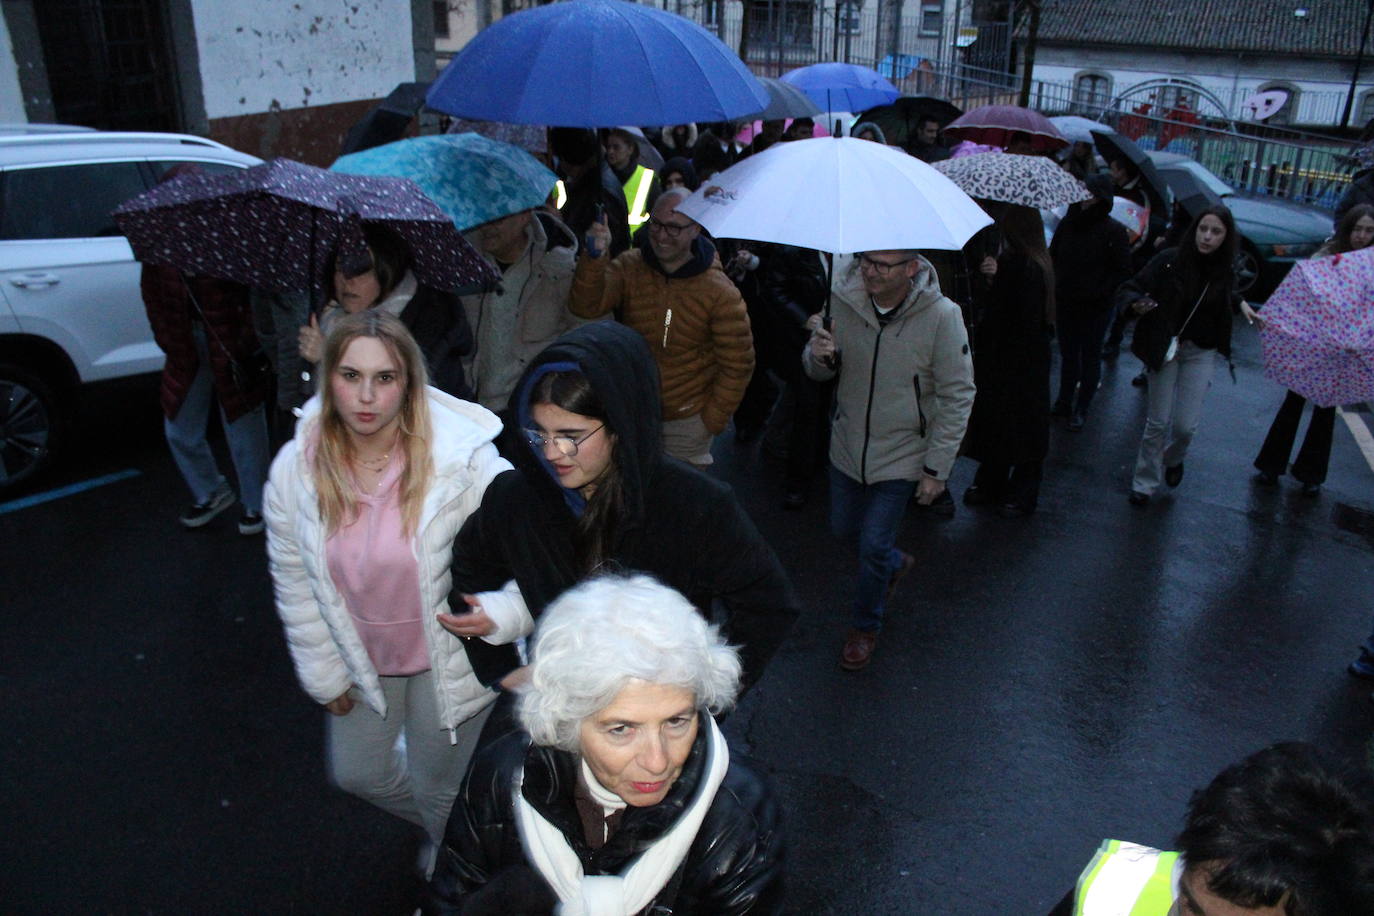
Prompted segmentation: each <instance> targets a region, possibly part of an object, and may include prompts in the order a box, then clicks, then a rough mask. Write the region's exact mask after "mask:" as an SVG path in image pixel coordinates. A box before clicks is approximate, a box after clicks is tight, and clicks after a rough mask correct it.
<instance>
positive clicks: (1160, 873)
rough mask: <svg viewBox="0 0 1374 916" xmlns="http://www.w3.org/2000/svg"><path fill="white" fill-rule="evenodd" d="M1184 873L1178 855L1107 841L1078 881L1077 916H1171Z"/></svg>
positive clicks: (1074, 905)
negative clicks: (1179, 882) (1169, 913)
mask: <svg viewBox="0 0 1374 916" xmlns="http://www.w3.org/2000/svg"><path fill="white" fill-rule="evenodd" d="M1182 871H1183V863H1182V861H1181V860H1180V859H1179V856H1178V853H1176V852H1163V851H1161V850H1158V849H1153V848H1151V847H1149V846H1140V845H1137V844H1135V843H1123V842H1122V841H1121V840H1103V841H1102V845H1101V846H1099V847H1098V849H1097V854H1096V855H1094V856H1093V858H1092V861H1091V862H1089V863H1088V867H1087V868H1085V869H1083V874H1082V875H1081V876H1080V877H1079V879H1078V889H1077V891H1076V892H1075V894H1074V904H1073V916H1167V914H1168V912H1169V908H1170V907H1171V906H1173V905H1174V898H1175V897H1176V896H1178V879H1179V874H1180V873H1181V872H1182Z"/></svg>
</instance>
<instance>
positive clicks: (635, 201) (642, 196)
mask: <svg viewBox="0 0 1374 916" xmlns="http://www.w3.org/2000/svg"><path fill="white" fill-rule="evenodd" d="M653 183H654V170H653V169H649V168H645V167H644V166H642V165H637V166H635V170H634V173H633V174H631V175H630V177H629V178H628V179H627V180H626V181H625V206H626V207H628V208H629V209H630V232H631V233H634V231H635V230H637V229H638V228H639V227H640V226H642V225H644V224H645V223H646V222H648V221H649V211H648V210H646V209H645V208H644V205H645V204H646V203H648V202H649V186H650V185H652V184H653Z"/></svg>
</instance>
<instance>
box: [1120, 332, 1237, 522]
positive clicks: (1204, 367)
mask: <svg viewBox="0 0 1374 916" xmlns="http://www.w3.org/2000/svg"><path fill="white" fill-rule="evenodd" d="M1216 363H1217V351H1216V350H1210V349H1209V350H1204V349H1202V348H1201V347H1199V346H1197V345H1196V344H1194V343H1193V342H1192V341H1191V340H1185V341H1183V342H1181V343H1180V344H1179V345H1178V355H1177V356H1175V357H1174V358H1173V359H1171V360H1169V361H1168V362H1167V363H1165V364H1164V365H1163V366H1160V367H1159V371H1158V372H1151V373H1149V374H1148V376H1147V378H1148V380H1149V389H1148V395H1149V407H1148V409H1147V413H1146V416H1145V432H1144V434H1143V435H1142V436H1141V437H1140V453H1139V454H1138V455H1137V456H1136V460H1135V478H1134V479H1133V480H1132V481H1131V489H1132V490H1135V491H1136V492H1137V493H1144V494H1146V495H1147V496H1151V495H1153V494H1154V492H1155V490H1156V489H1157V488H1158V487H1159V484H1160V482H1161V481H1162V480H1163V479H1164V474H1163V470H1164V468H1166V467H1170V468H1171V467H1173V466H1174V465H1176V464H1182V463H1183V459H1184V457H1185V456H1186V455H1187V454H1188V446H1189V445H1190V444H1191V443H1192V441H1193V434H1194V433H1196V432H1197V426H1198V422H1199V421H1200V420H1201V419H1202V402H1203V401H1204V400H1205V399H1206V397H1207V389H1209V388H1211V387H1212V372H1213V370H1214V369H1215V368H1216Z"/></svg>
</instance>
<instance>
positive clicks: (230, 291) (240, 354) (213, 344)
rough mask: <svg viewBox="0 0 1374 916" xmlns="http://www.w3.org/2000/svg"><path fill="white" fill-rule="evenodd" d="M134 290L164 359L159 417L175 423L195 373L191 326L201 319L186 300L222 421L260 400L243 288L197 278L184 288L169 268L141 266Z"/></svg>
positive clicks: (263, 391) (263, 388)
mask: <svg viewBox="0 0 1374 916" xmlns="http://www.w3.org/2000/svg"><path fill="white" fill-rule="evenodd" d="M140 288H141V290H142V293H143V304H144V307H145V308H146V309H147V311H148V323H149V324H150V325H151V326H152V329H153V339H154V340H155V341H156V342H157V345H158V346H159V347H161V348H162V352H163V353H165V354H167V362H166V364H165V365H164V366H163V368H162V391H161V401H162V412H163V413H164V414H166V415H167V417H168V418H169V419H173V420H174V419H176V415H177V413H178V412H179V411H180V410H181V405H182V402H183V401H185V400H186V392H187V390H188V389H189V388H190V387H191V382H192V381H193V380H194V379H195V377H196V371H197V370H198V369H199V368H200V357H199V356H198V355H197V354H196V345H195V339H194V338H193V337H192V321H193V319H194V320H201V315H200V314H198V313H197V310H196V307H195V304H193V303H192V301H191V297H192V295H194V297H195V303H196V304H199V306H200V312H203V313H204V319H203V320H204V325H205V330H206V333H205V343H206V347H207V349H208V350H209V352H210V368H211V370H212V371H213V374H214V379H215V396H216V398H217V399H218V400H219V404H220V408H221V409H222V410H223V411H224V417H225V419H227V420H228V421H229V422H230V423H232V422H234V421H235V420H237V419H238V418H239V417H241V416H243V415H244V414H246V413H248V412H249V411H251V410H253V409H254V408H255V407H257V406H258V405H259V404H261V403H262V402H263V401H264V400H266V398H267V386H268V378H267V375H266V373H262V372H256V371H254V365H255V360H254V356H255V354H257V352H258V350H259V349H261V346H260V344H259V343H258V336H257V332H256V331H255V330H254V329H253V312H252V307H251V305H250V304H249V300H248V287H246V286H240V285H239V284H237V283H229V282H227V281H225V280H211V279H208V278H202V277H193V278H191V279H190V280H189V285H188V281H187V280H185V279H183V278H182V275H181V271H179V270H177V269H176V268H175V267H161V266H154V265H151V264H145V265H144V266H143V276H142V280H141V283H140ZM235 362H237V363H238V366H237V368H236V367H235V366H234V363H235Z"/></svg>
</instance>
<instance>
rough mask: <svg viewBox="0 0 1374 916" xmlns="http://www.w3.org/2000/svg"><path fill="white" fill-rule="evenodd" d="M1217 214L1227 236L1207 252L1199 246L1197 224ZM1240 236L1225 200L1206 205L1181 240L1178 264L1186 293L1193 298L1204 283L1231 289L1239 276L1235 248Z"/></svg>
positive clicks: (1184, 293) (1187, 296)
mask: <svg viewBox="0 0 1374 916" xmlns="http://www.w3.org/2000/svg"><path fill="white" fill-rule="evenodd" d="M1208 216H1215V217H1216V218H1217V219H1219V220H1221V224H1222V225H1223V226H1225V227H1226V237H1225V238H1224V239H1222V240H1221V244H1220V245H1218V246H1217V247H1216V250H1215V251H1213V252H1212V253H1211V254H1206V255H1204V254H1203V253H1202V252H1200V251H1198V250H1197V227H1198V226H1200V225H1202V221H1203V219H1205V218H1206V217H1208ZM1239 244H1240V240H1239V239H1238V238H1237V236H1236V218H1235V217H1234V216H1232V215H1231V210H1230V208H1229V207H1227V206H1225V205H1224V204H1213V205H1211V206H1210V207H1207V208H1206V209H1204V210H1203V211H1202V212H1201V213H1199V214H1198V215H1197V216H1196V217H1194V219H1193V221H1192V222H1191V223H1189V224H1188V231H1187V232H1185V233H1184V235H1183V238H1181V239H1179V242H1178V267H1179V270H1180V272H1181V274H1182V282H1183V295H1184V298H1185V299H1188V300H1192V299H1195V298H1196V297H1197V296H1198V295H1200V294H1201V293H1202V289H1203V287H1204V286H1205V285H1207V284H1211V286H1212V287H1213V288H1215V289H1219V290H1222V291H1224V292H1227V293H1229V292H1230V291H1231V288H1232V287H1233V286H1235V280H1236V249H1237V247H1238V246H1239Z"/></svg>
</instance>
